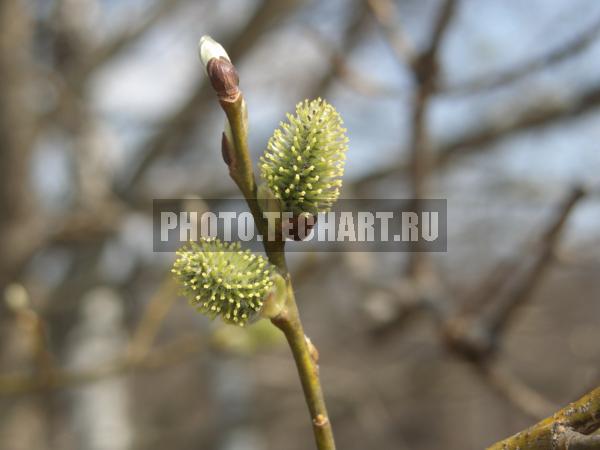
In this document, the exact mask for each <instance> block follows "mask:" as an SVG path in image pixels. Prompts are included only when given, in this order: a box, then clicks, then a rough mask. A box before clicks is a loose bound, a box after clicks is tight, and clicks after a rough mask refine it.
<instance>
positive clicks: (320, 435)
mask: <svg viewBox="0 0 600 450" xmlns="http://www.w3.org/2000/svg"><path fill="white" fill-rule="evenodd" d="M272 322H273V324H274V325H275V326H276V327H278V328H279V329H280V330H281V331H283V334H285V337H286V339H287V341H288V344H289V346H290V349H291V350H292V354H293V356H294V360H295V361H296V366H297V368H298V375H299V377H300V382H301V383H302V389H303V391H304V397H305V398H306V404H307V405H308V410H309V412H310V417H311V421H312V425H313V433H314V435H315V440H316V443H317V448H318V449H319V450H335V442H334V439H333V430H332V428H331V422H330V421H329V415H328V414H327V407H326V406H325V398H324V396H323V390H322V388H321V381H320V379H319V367H318V365H317V363H318V360H317V358H318V357H317V356H316V350H314V349H313V352H311V349H310V347H309V344H308V342H307V339H306V337H305V334H304V328H303V327H302V322H301V320H300V314H299V311H298V306H297V305H296V300H295V298H294V291H293V288H292V283H291V280H290V279H289V278H288V300H287V304H286V309H285V310H284V311H283V312H282V313H281V314H280V315H279V316H277V317H275V318H273V319H272ZM310 345H312V344H310Z"/></svg>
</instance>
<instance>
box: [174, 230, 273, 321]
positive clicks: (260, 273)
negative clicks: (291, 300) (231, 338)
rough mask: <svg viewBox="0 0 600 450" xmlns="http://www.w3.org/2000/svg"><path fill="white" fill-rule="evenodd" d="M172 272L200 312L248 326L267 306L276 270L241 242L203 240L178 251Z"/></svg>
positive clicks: (191, 243)
mask: <svg viewBox="0 0 600 450" xmlns="http://www.w3.org/2000/svg"><path fill="white" fill-rule="evenodd" d="M172 272H173V273H174V274H175V276H176V278H177V279H178V280H179V281H180V282H181V283H182V284H183V291H184V294H185V296H186V297H188V298H189V300H190V303H191V304H192V305H193V306H195V307H196V309H197V310H198V311H200V312H201V313H203V314H205V315H207V316H209V317H210V318H212V319H214V318H215V317H217V316H220V317H221V318H222V320H223V321H224V322H227V323H231V324H235V325H240V326H244V325H245V324H246V323H248V321H249V320H252V319H253V318H254V317H255V316H256V315H257V313H258V312H259V311H260V310H261V308H262V306H263V301H264V299H265V297H266V296H267V294H268V293H269V291H270V290H271V288H272V287H273V279H272V276H273V275H274V274H275V269H274V267H273V266H271V264H269V262H268V261H267V260H266V259H265V258H264V257H262V256H260V255H256V254H254V253H252V252H250V251H249V250H242V249H241V248H240V244H239V243H238V242H235V243H223V242H221V241H219V240H217V239H211V238H202V239H201V240H200V241H199V242H197V243H196V242H190V243H188V244H187V245H185V246H183V247H182V248H181V249H179V250H178V251H177V259H176V260H175V263H174V264H173V269H172Z"/></svg>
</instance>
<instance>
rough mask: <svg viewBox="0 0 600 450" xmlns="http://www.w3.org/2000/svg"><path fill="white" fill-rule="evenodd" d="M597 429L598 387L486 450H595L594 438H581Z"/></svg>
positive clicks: (599, 414)
mask: <svg viewBox="0 0 600 450" xmlns="http://www.w3.org/2000/svg"><path fill="white" fill-rule="evenodd" d="M598 428H600V387H598V388H596V389H595V390H593V391H592V392H590V393H589V394H587V395H585V396H583V397H582V398H580V399H579V400H577V401H576V402H573V403H571V404H570V405H568V406H566V407H565V408H563V409H561V410H560V411H558V412H556V413H555V414H553V415H552V416H550V417H548V418H547V419H544V420H542V421H541V422H538V423H537V424H535V425H533V426H531V427H530V428H527V429H526V430H523V431H521V432H520V433H517V434H515V435H514V436H511V437H509V438H507V439H505V440H503V441H500V442H497V443H496V444H494V445H492V446H491V447H488V450H573V449H594V448H598V447H597V445H598V439H597V436H595V437H592V436H585V437H584V436H582V435H588V434H590V433H592V432H594V431H596V430H597V429H598ZM574 433H576V434H574ZM586 445H587V446H586ZM594 445H595V446H596V447H594Z"/></svg>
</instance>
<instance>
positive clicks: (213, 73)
mask: <svg viewBox="0 0 600 450" xmlns="http://www.w3.org/2000/svg"><path fill="white" fill-rule="evenodd" d="M198 51H199V54H200V60H201V61H202V64H203V65H204V68H205V69H206V73H207V75H208V79H209V80H210V84H211V85H212V87H213V89H214V90H215V92H216V93H217V96H218V97H219V100H221V101H230V102H235V101H236V100H237V98H238V97H239V96H240V86H239V85H240V79H239V76H238V73H237V71H236V70H235V67H234V65H233V64H232V63H231V60H230V59H229V55H228V54H227V52H226V51H225V49H224V48H223V46H221V44H219V43H218V42H216V41H215V40H214V39H213V38H211V37H210V36H202V38H200V42H199V44H198Z"/></svg>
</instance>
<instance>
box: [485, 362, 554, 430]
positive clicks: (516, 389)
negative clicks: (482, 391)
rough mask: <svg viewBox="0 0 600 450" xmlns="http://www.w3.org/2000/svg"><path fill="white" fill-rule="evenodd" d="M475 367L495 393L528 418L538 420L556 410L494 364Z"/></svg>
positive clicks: (543, 398)
mask: <svg viewBox="0 0 600 450" xmlns="http://www.w3.org/2000/svg"><path fill="white" fill-rule="evenodd" d="M477 367H478V372H479V373H480V374H481V376H482V377H483V378H484V379H485V380H486V381H487V382H488V383H489V385H490V386H491V387H493V388H494V390H495V391H496V392H497V393H499V394H500V395H501V396H502V397H504V398H505V399H506V400H508V401H509V402H510V403H511V404H512V405H514V406H515V407H516V408H517V409H518V410H520V411H521V412H523V413H524V414H526V415H528V416H529V417H531V418H533V419H535V420H539V419H541V418H542V417H545V416H547V415H548V414H549V413H550V412H551V411H554V410H556V406H555V405H554V404H553V403H551V402H549V401H548V400H547V399H546V398H545V397H544V396H543V395H541V394H540V393H538V392H536V391H534V390H533V389H531V388H530V387H529V386H527V385H526V384H525V383H523V382H522V381H521V380H520V379H518V378H516V377H515V376H514V375H512V374H511V373H508V372H506V371H505V370H501V369H499V368H498V367H497V366H496V364H479V365H478V366H477Z"/></svg>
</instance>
